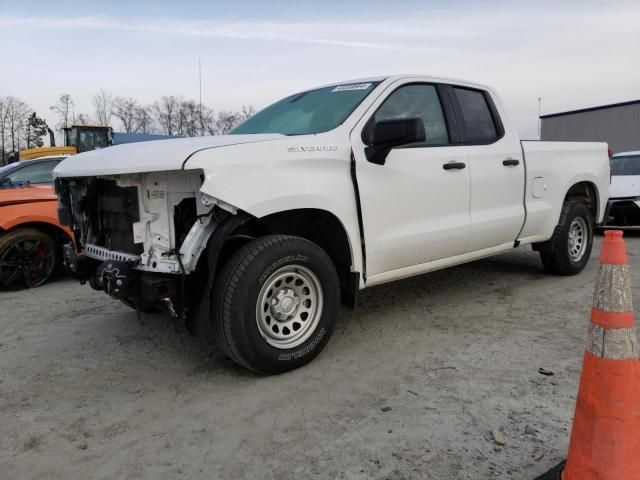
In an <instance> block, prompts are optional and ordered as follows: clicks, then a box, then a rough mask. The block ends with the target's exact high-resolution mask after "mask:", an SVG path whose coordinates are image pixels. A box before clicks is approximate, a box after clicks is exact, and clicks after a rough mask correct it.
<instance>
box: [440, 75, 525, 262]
mask: <svg viewBox="0 0 640 480" xmlns="http://www.w3.org/2000/svg"><path fill="white" fill-rule="evenodd" d="M448 92H449V94H450V97H451V99H452V103H453V106H454V109H455V112H456V119H457V123H458V125H459V127H460V135H461V142H462V144H463V145H465V146H464V147H463V149H464V151H465V153H466V158H467V161H468V163H469V173H470V175H471V198H470V199H471V204H470V223H471V227H470V233H469V242H468V243H467V247H466V252H467V253H470V252H475V251H478V250H483V249H485V248H492V247H497V246H506V245H507V244H513V242H514V241H515V240H516V239H517V237H518V234H519V233H520V230H521V229H522V226H523V224H524V220H525V209H524V185H525V165H524V161H523V154H522V149H521V147H520V141H519V139H518V138H517V137H516V135H515V133H514V132H512V131H511V130H510V129H509V131H506V130H505V128H504V126H503V124H502V121H501V119H500V113H499V111H498V109H497V107H496V105H495V103H494V102H493V100H492V98H491V96H490V94H489V93H488V92H486V91H483V90H478V89H473V88H467V87H461V86H455V85H454V86H450V87H448Z"/></svg>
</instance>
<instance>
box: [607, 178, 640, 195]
mask: <svg viewBox="0 0 640 480" xmlns="http://www.w3.org/2000/svg"><path fill="white" fill-rule="evenodd" d="M623 197H640V175H614V176H613V177H611V185H610V186H609V198H623Z"/></svg>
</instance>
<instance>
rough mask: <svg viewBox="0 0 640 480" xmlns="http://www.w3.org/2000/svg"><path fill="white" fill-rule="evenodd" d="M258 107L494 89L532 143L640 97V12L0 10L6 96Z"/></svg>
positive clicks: (113, 4) (526, 6)
mask: <svg viewBox="0 0 640 480" xmlns="http://www.w3.org/2000/svg"><path fill="white" fill-rule="evenodd" d="M199 57H200V58H201V59H202V83H203V86H202V88H203V103H205V104H207V105H208V106H210V107H212V108H214V109H215V110H222V109H237V108H240V107H241V106H242V105H254V106H256V107H257V108H258V109H259V108H262V107H264V106H266V105H268V104H269V103H271V102H273V101H275V100H277V99H279V98H281V97H283V96H285V95H287V94H289V93H292V92H294V91H298V90H302V89H306V88H310V87H313V86H317V85H322V84H325V83H329V82H334V81H340V80H346V79H351V78H358V77H367V76H377V75H385V74H391V73H425V74H430V75H439V76H450V77H455V78H463V79H468V80H472V81H477V82H480V83H485V84H489V85H491V86H493V87H495V88H496V89H497V90H498V91H499V92H500V93H501V94H502V97H503V100H504V103H505V104H506V107H507V110H508V111H509V112H510V114H511V117H512V119H513V120H514V121H515V122H516V125H517V127H518V130H519V131H520V133H521V135H523V136H524V137H527V138H537V113H538V97H542V113H543V114H545V113H554V112H558V111H563V110H568V109H575V108H582V107H589V106H595V105H601V104H606V103H614V102H620V101H627V100H635V99H640V2H639V1H629V2H624V1H623V2H590V1H575V2H574V1H562V2H560V1H555V2H547V1H544V0H539V1H533V2H518V1H510V2H508V1H504V2H503V1H483V2H472V1H448V2H447V1H426V0H420V1H402V0H395V1H389V0H384V1H383V0H380V1H378V0H368V1H351V2H349V1H347V0H343V1H337V0H323V1H310V0H296V1H291V2H285V1H277V0H276V1H274V0H271V1H258V0H245V1H234V2H215V1H188V0H181V1H171V2H166V1H160V0H138V1H133V0H128V1H121V0H108V1H102V2H94V1H86V0H82V1H75V0H56V1H50V0H42V1H28V0H17V1H8V0H0V95H15V96H17V97H20V98H22V99H23V100H24V101H26V102H27V103H28V104H29V105H30V106H31V107H32V108H33V109H35V110H36V111H37V112H38V113H39V114H40V115H44V116H45V117H46V118H47V120H48V121H49V123H50V124H51V125H54V124H55V123H56V119H55V118H54V117H53V116H52V114H51V112H50V111H49V106H50V105H51V104H53V103H54V102H55V101H56V99H57V97H58V96H59V95H60V94H61V93H70V94H71V95H72V97H73V99H74V101H75V103H76V113H88V114H92V113H93V112H92V107H91V96H92V95H93V94H94V93H95V92H96V91H98V90H99V89H100V88H104V89H106V90H107V91H109V92H112V93H113V94H115V95H122V96H132V97H135V98H137V99H139V100H140V101H142V102H143V103H148V102H149V103H150V102H152V101H153V100H155V99H157V98H158V97H160V96H162V95H170V94H173V95H183V96H185V97H192V98H195V99H196V100H197V98H198V58H199Z"/></svg>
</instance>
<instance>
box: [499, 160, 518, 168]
mask: <svg viewBox="0 0 640 480" xmlns="http://www.w3.org/2000/svg"><path fill="white" fill-rule="evenodd" d="M502 164H503V165H504V166H505V167H515V166H516V165H519V164H520V160H516V159H515V158H507V159H506V160H503V161H502Z"/></svg>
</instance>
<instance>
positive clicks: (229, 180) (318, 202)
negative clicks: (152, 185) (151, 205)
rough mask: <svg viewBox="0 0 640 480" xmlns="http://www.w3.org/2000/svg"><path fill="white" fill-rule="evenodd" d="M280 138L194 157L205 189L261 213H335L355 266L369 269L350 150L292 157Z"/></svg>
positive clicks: (253, 212)
mask: <svg viewBox="0 0 640 480" xmlns="http://www.w3.org/2000/svg"><path fill="white" fill-rule="evenodd" d="M276 143H278V142H273V143H271V142H269V143H264V144H262V145H261V146H260V148H259V149H258V148H257V147H256V149H255V150H254V149H253V148H251V149H250V151H248V150H247V148H244V149H241V148H236V147H228V148H225V149H220V152H211V151H209V152H207V151H204V152H200V153H197V154H195V155H194V157H192V158H191V159H190V160H189V163H188V168H189V169H192V168H198V169H202V170H203V172H204V182H203V184H202V186H201V188H200V190H201V191H202V193H205V194H207V195H209V196H211V197H214V198H217V199H219V200H222V201H223V202H225V203H228V204H230V205H232V206H233V207H236V208H238V209H240V210H243V211H245V212H247V213H249V214H251V215H253V216H254V217H257V218H261V217H264V216H267V215H270V214H273V213H278V212H283V211H287V210H296V209H303V208H312V209H318V210H325V211H327V212H329V213H331V214H332V215H334V216H335V217H336V218H337V219H338V220H339V221H340V222H341V223H342V226H343V227H344V229H345V231H346V232H347V237H348V239H349V246H350V249H351V258H352V259H353V266H354V268H355V269H356V270H357V271H363V270H362V268H363V267H362V251H361V248H360V233H359V229H358V217H357V210H356V202H355V193H354V189H353V184H352V181H351V176H350V149H349V148H346V147H345V148H343V149H338V150H337V151H331V152H309V153H308V154H307V155H306V156H300V155H292V156H291V158H287V157H286V156H285V155H286V149H284V150H283V148H282V146H279V145H274V144H276ZM245 147H246V146H245ZM283 151H284V152H285V154H284V155H283ZM328 153H329V154H330V155H329V154H328ZM212 155H216V158H215V161H214V160H213V158H212ZM222 155H224V157H222ZM270 158H271V159H273V160H264V159H270ZM260 159H262V160H260Z"/></svg>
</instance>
